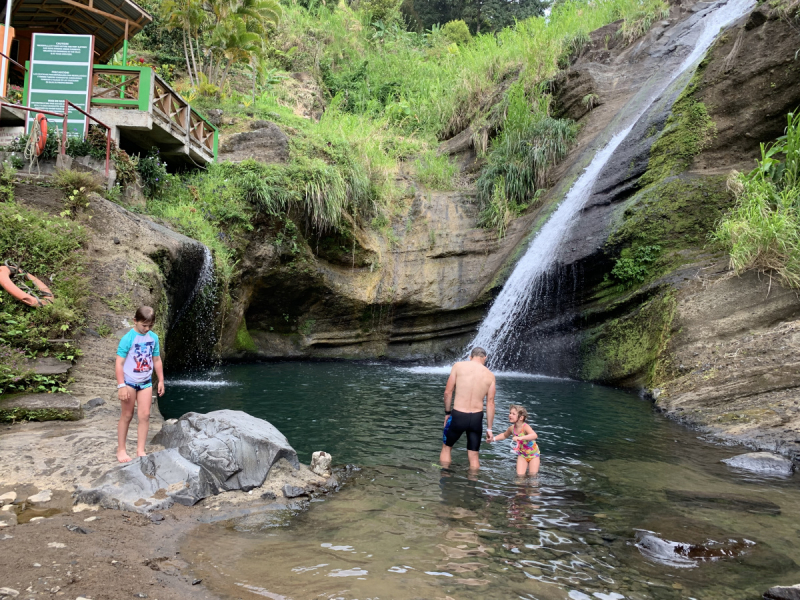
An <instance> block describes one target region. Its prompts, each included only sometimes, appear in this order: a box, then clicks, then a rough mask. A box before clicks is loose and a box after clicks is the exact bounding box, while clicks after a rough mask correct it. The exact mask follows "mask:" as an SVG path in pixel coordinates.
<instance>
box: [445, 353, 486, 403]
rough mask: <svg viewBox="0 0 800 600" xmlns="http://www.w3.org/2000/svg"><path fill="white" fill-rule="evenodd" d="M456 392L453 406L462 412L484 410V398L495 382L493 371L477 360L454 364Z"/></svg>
mask: <svg viewBox="0 0 800 600" xmlns="http://www.w3.org/2000/svg"><path fill="white" fill-rule="evenodd" d="M453 374H454V375H455V384H456V394H455V400H454V402H453V408H454V409H455V410H460V411H462V412H482V411H483V399H484V398H485V397H486V394H487V393H488V391H489V388H490V387H491V385H492V384H493V383H494V375H493V374H492V372H491V371H490V370H489V369H487V368H486V367H484V366H483V365H482V364H480V363H479V362H476V361H472V360H468V361H463V362H458V363H456V364H455V365H453Z"/></svg>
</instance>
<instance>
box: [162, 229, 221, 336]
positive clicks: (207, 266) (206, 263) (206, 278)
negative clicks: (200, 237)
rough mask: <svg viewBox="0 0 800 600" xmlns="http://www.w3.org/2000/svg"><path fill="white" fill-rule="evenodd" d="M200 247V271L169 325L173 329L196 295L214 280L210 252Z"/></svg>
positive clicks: (204, 247)
mask: <svg viewBox="0 0 800 600" xmlns="http://www.w3.org/2000/svg"><path fill="white" fill-rule="evenodd" d="M201 246H203V264H202V265H201V266H200V271H199V272H198V273H197V282H196V283H195V284H194V287H193V288H192V291H191V293H190V294H189V296H188V297H187V298H186V301H185V302H184V303H183V306H182V307H181V309H180V310H179V311H178V313H177V314H176V315H175V319H174V320H173V322H172V324H171V326H172V327H175V326H176V325H177V324H178V323H179V322H180V320H181V317H183V315H184V314H185V313H186V311H187V310H189V308H190V307H191V306H192V303H193V302H194V299H195V298H196V297H197V294H199V293H200V292H201V291H202V290H203V288H204V287H206V286H207V285H208V284H209V283H211V282H212V281H213V280H214V257H213V256H212V254H211V250H209V249H208V246H206V245H205V244H201Z"/></svg>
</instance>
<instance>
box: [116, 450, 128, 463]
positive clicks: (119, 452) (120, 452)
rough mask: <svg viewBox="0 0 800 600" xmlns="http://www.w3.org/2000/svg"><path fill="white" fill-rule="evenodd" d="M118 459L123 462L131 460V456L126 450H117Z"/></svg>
mask: <svg viewBox="0 0 800 600" xmlns="http://www.w3.org/2000/svg"><path fill="white" fill-rule="evenodd" d="M117 460H118V461H119V462H121V463H126V462H131V457H130V456H128V453H127V452H125V450H117Z"/></svg>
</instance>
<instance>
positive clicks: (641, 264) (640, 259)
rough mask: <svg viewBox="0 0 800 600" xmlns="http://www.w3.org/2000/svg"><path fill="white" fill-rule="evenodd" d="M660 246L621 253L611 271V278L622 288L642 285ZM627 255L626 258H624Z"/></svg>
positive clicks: (644, 247)
mask: <svg viewBox="0 0 800 600" xmlns="http://www.w3.org/2000/svg"><path fill="white" fill-rule="evenodd" d="M659 252H661V247H660V246H640V247H638V248H636V249H628V250H626V251H623V256H621V257H620V258H619V259H617V262H616V263H615V264H614V268H613V269H612V270H611V277H612V278H613V279H614V280H615V281H616V282H617V283H618V284H620V285H621V286H622V287H631V286H633V285H636V284H637V283H644V281H645V280H646V279H647V277H648V275H649V274H650V267H651V265H652V264H653V263H654V262H656V260H657V259H658V254H659ZM626 254H627V256H626Z"/></svg>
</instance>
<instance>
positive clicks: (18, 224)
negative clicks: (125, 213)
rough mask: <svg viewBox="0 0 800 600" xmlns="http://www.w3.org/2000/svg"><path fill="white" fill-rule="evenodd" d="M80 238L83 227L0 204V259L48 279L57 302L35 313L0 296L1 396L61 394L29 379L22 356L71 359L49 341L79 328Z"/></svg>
mask: <svg viewBox="0 0 800 600" xmlns="http://www.w3.org/2000/svg"><path fill="white" fill-rule="evenodd" d="M8 177H12V178H13V173H9V170H8V169H7V168H6V169H5V171H4V173H3V176H2V180H4V181H5V180H7V178H8ZM85 239H86V233H85V230H84V228H83V227H82V226H81V225H79V224H78V223H76V222H75V221H72V220H70V219H68V218H64V217H59V216H53V215H50V214H48V213H45V212H43V211H40V210H34V209H29V208H25V207H23V206H21V205H20V204H18V203H17V202H15V201H14V200H13V198H9V197H8V196H6V199H5V200H4V201H0V256H2V258H3V260H4V261H11V262H13V263H16V264H18V265H20V266H22V267H24V268H25V270H26V271H28V272H30V273H33V274H34V275H36V276H38V277H40V278H42V279H44V280H45V281H48V280H49V281H50V282H51V284H50V289H51V290H52V291H53V293H54V295H55V297H56V299H55V301H54V302H53V303H52V304H50V305H48V306H45V307H42V308H35V309H34V308H31V307H29V306H27V305H25V304H22V303H21V302H18V301H17V300H14V299H13V298H12V297H11V296H10V295H9V294H7V293H5V292H0V393H3V392H7V391H23V390H33V391H58V390H60V389H61V387H62V384H61V382H60V381H59V380H58V379H57V378H53V377H46V376H40V375H36V374H34V373H33V372H32V371H31V369H30V367H29V366H28V365H27V364H26V363H25V357H26V356H34V355H42V354H44V355H47V354H51V355H53V354H55V355H59V356H60V357H62V358H68V359H69V358H72V357H73V356H74V355H75V350H74V348H73V347H72V346H71V345H70V344H63V343H55V344H54V343H52V342H50V341H49V340H52V339H58V338H70V337H72V335H74V334H75V333H76V332H77V329H78V328H79V327H80V326H81V325H82V324H83V323H84V320H85V309H86V304H85V303H86V298H87V296H88V283H87V279H86V276H85V274H84V264H83V263H84V255H83V253H82V252H81V246H82V244H83V243H84V241H85ZM21 241H24V243H20V242H21Z"/></svg>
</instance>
